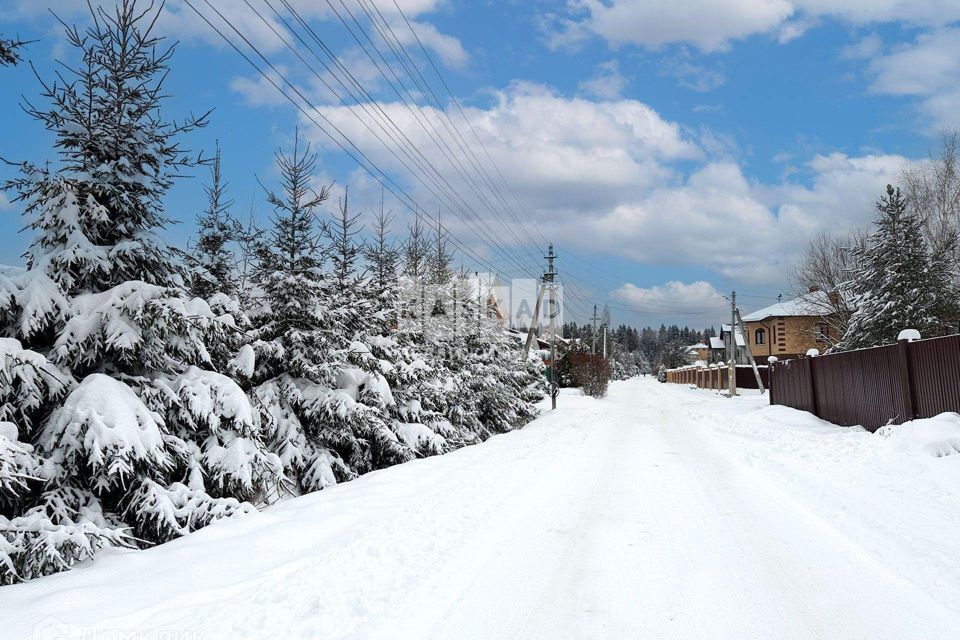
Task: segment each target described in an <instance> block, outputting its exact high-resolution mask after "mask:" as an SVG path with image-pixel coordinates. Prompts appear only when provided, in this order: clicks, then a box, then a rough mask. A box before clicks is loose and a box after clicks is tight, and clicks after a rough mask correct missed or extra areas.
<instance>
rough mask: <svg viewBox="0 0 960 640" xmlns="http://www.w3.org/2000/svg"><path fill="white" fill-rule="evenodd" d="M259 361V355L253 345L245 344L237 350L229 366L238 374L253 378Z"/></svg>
mask: <svg viewBox="0 0 960 640" xmlns="http://www.w3.org/2000/svg"><path fill="white" fill-rule="evenodd" d="M256 362H257V355H256V353H255V352H254V350H253V347H252V346H251V345H249V344H245V345H243V346H242V347H240V350H239V351H237V355H236V356H234V358H233V359H232V360H231V361H230V364H229V368H230V370H231V371H233V372H234V373H236V374H237V375H238V376H241V377H244V378H252V377H253V372H254V370H255V366H256Z"/></svg>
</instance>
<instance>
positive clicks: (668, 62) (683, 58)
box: [657, 53, 727, 93]
mask: <svg viewBox="0 0 960 640" xmlns="http://www.w3.org/2000/svg"><path fill="white" fill-rule="evenodd" d="M657 73H658V75H660V76H667V77H671V78H674V79H676V80H677V82H678V83H679V85H680V86H681V87H684V88H686V89H690V90H692V91H699V92H701V93H706V92H707V91H713V90H714V89H716V88H717V87H719V86H721V85H722V84H723V83H724V82H726V81H727V78H726V75H724V73H723V71H722V70H721V69H719V68H713V69H711V68H708V67H705V66H703V65H699V64H695V63H693V62H691V60H690V57H689V55H688V54H686V53H683V54H681V55H680V56H673V57H668V58H664V59H663V60H662V61H661V62H660V69H659V70H658V72H657Z"/></svg>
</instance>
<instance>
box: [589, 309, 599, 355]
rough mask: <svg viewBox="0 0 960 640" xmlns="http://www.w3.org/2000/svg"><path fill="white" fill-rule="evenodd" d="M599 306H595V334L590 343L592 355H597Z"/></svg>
mask: <svg viewBox="0 0 960 640" xmlns="http://www.w3.org/2000/svg"><path fill="white" fill-rule="evenodd" d="M597 320H598V318H597V305H593V333H592V334H591V336H592V342H591V343H590V353H592V354H594V355H596V354H597Z"/></svg>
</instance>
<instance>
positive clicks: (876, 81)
mask: <svg viewBox="0 0 960 640" xmlns="http://www.w3.org/2000/svg"><path fill="white" fill-rule="evenodd" d="M869 71H870V73H871V74H872V76H873V81H872V83H871V85H870V89H871V91H873V92H875V93H879V94H885V95H897V96H914V97H917V98H919V99H920V103H919V111H920V115H921V118H922V121H921V128H925V129H936V128H940V127H958V126H960V89H958V87H960V29H950V28H947V29H940V30H935V31H931V32H928V33H922V34H920V35H919V36H918V37H917V39H916V40H915V41H914V42H913V43H911V44H909V45H905V46H901V47H898V48H896V49H894V50H893V51H891V52H890V53H888V54H886V55H882V56H880V57H877V58H875V59H874V60H873V62H871V64H870V67H869Z"/></svg>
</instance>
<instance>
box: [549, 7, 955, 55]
mask: <svg viewBox="0 0 960 640" xmlns="http://www.w3.org/2000/svg"><path fill="white" fill-rule="evenodd" d="M571 6H572V7H573V17H569V18H566V19H555V20H552V21H550V22H549V23H548V25H547V28H548V29H549V30H550V33H549V36H548V41H549V43H550V44H552V45H553V46H564V45H570V44H575V43H578V42H582V41H583V40H584V39H586V38H588V37H590V36H591V35H596V36H600V37H601V38H604V39H605V40H607V41H608V42H610V43H611V44H613V45H615V46H617V45H623V44H635V45H638V46H642V47H646V48H649V49H656V48H659V47H662V46H664V45H669V44H689V45H692V46H694V47H696V48H698V49H700V50H701V51H703V52H714V51H723V50H725V49H727V48H728V47H729V46H730V43H731V42H732V41H735V40H740V39H744V38H747V37H750V36H753V35H757V34H770V35H775V36H776V37H777V39H778V40H779V41H780V42H789V41H790V40H793V39H795V38H797V37H799V36H801V35H803V33H804V32H806V31H807V30H808V29H809V28H811V27H812V26H813V25H815V24H816V23H817V21H818V20H819V19H821V18H832V19H835V20H840V21H843V22H847V23H850V24H854V25H866V24H877V23H885V22H902V23H906V24H912V25H919V26H927V27H930V26H933V27H936V26H944V25H947V24H950V23H951V22H954V21H956V20H960V2H957V0H687V1H686V2H669V3H663V2H650V0H574V1H573V2H572V3H571Z"/></svg>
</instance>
